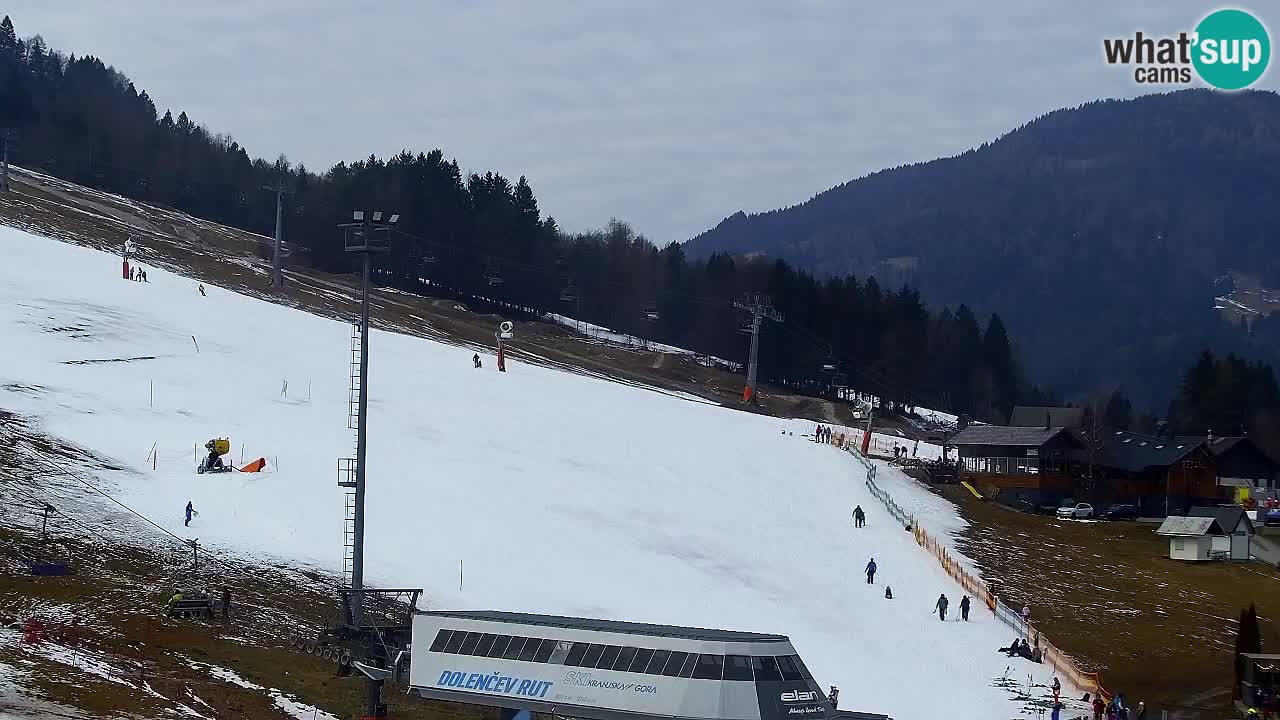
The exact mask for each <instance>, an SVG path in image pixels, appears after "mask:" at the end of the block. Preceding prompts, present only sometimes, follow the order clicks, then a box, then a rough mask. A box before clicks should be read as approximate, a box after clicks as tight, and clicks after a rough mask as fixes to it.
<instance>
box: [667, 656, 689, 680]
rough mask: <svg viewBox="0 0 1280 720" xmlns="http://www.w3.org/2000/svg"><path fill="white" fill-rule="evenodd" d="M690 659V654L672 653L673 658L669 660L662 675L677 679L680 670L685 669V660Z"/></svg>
mask: <svg viewBox="0 0 1280 720" xmlns="http://www.w3.org/2000/svg"><path fill="white" fill-rule="evenodd" d="M688 659H689V653H682V652H679V651H672V653H671V657H670V658H668V659H667V666H666V667H664V668H663V669H662V674H663V675H666V676H667V677H676V676H678V675H679V674H680V669H681V668H683V667H684V662H685V660H688Z"/></svg>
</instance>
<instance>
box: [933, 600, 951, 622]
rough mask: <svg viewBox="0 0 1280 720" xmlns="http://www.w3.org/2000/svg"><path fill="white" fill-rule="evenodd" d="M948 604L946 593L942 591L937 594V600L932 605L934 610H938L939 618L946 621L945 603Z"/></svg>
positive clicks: (949, 602)
mask: <svg viewBox="0 0 1280 720" xmlns="http://www.w3.org/2000/svg"><path fill="white" fill-rule="evenodd" d="M950 604H951V601H949V600H947V594H946V593H942V594H941V595H939V596H938V602H937V603H935V604H934V606H933V607H934V609H935V610H937V611H938V619H939V620H941V621H943V622H946V621H947V605H950Z"/></svg>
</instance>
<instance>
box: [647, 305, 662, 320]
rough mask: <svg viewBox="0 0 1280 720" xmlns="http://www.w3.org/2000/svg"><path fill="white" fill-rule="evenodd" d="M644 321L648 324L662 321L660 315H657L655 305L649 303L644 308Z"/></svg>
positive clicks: (656, 306)
mask: <svg viewBox="0 0 1280 720" xmlns="http://www.w3.org/2000/svg"><path fill="white" fill-rule="evenodd" d="M644 319H645V320H648V321H649V322H655V321H657V320H660V319H662V315H661V314H659V313H658V304H657V303H649V304H648V305H645V306H644Z"/></svg>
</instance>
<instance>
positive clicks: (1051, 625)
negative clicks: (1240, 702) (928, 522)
mask: <svg viewBox="0 0 1280 720" xmlns="http://www.w3.org/2000/svg"><path fill="white" fill-rule="evenodd" d="M941 487H942V493H943V494H944V495H945V496H946V497H947V498H948V499H949V500H951V501H952V502H954V503H955V504H957V505H958V506H960V509H961V512H962V513H963V514H964V516H965V518H966V519H968V520H969V522H970V527H969V528H968V530H967V531H966V532H965V533H964V536H963V538H962V540H961V542H960V548H961V550H962V551H963V552H964V553H965V554H966V555H967V556H969V557H970V558H972V559H973V560H974V561H975V562H977V563H978V564H979V565H980V566H981V568H982V570H983V575H984V577H985V578H987V580H988V582H989V583H990V584H991V585H992V587H993V588H995V591H996V593H997V594H998V595H1000V596H1001V597H1002V598H1004V599H1005V600H1006V602H1008V603H1009V604H1010V605H1012V606H1013V607H1021V606H1022V605H1024V604H1027V605H1030V606H1031V608H1032V620H1033V622H1034V624H1035V625H1036V627H1037V628H1039V629H1040V630H1041V631H1042V632H1044V633H1045V635H1046V636H1047V637H1049V638H1050V639H1052V641H1053V642H1054V644H1056V645H1057V646H1058V647H1060V648H1062V649H1063V650H1064V651H1066V652H1068V653H1070V654H1071V655H1073V656H1074V657H1076V658H1077V659H1078V660H1080V661H1082V662H1083V664H1085V665H1086V666H1088V667H1089V668H1091V669H1096V670H1099V671H1101V673H1102V679H1103V683H1104V685H1105V686H1106V688H1107V689H1108V690H1110V691H1112V692H1124V693H1125V694H1126V695H1127V696H1128V697H1129V698H1130V700H1131V701H1133V702H1135V703H1136V702H1137V701H1138V700H1144V701H1146V703H1147V705H1148V707H1150V708H1152V709H1154V710H1157V711H1158V710H1160V709H1167V710H1168V711H1169V712H1170V717H1174V718H1188V719H1189V718H1206V719H1207V718H1215V719H1216V718H1220V717H1224V716H1227V717H1233V716H1234V714H1232V713H1231V711H1230V703H1231V682H1232V677H1233V676H1232V656H1233V653H1234V643H1235V635H1236V625H1237V620H1238V618H1239V615H1240V611H1241V610H1242V609H1244V608H1246V607H1248V606H1249V604H1250V603H1253V604H1255V605H1256V606H1257V609H1258V617H1259V620H1260V621H1261V626H1262V638H1263V640H1262V644H1263V650H1264V651H1269V652H1276V650H1277V649H1280V625H1278V624H1277V623H1276V620H1277V619H1278V618H1280V571H1277V570H1275V569H1274V568H1271V567H1269V566H1267V565H1263V564H1261V563H1257V562H1251V563H1221V562H1215V563H1187V562H1178V561H1173V560H1170V559H1169V558H1168V554H1169V543H1168V540H1166V539H1163V538H1160V537H1158V536H1157V535H1156V534H1155V532H1154V531H1155V527H1156V526H1155V525H1151V524H1148V523H1135V522H1083V521H1067V520H1056V519H1054V518H1050V517H1045V516H1042V515H1027V514H1024V513H1020V512H1016V511H1014V510H1010V509H1008V508H1005V507H1002V506H1000V505H996V504H995V503H992V502H985V501H981V500H978V499H976V498H974V497H973V496H972V495H970V494H969V493H968V492H967V491H965V490H963V489H961V488H960V487H958V486H941ZM1149 715H1150V713H1149ZM1156 717H1159V715H1158V714H1157V715H1156Z"/></svg>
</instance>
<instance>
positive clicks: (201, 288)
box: [200, 283, 208, 297]
mask: <svg viewBox="0 0 1280 720" xmlns="http://www.w3.org/2000/svg"><path fill="white" fill-rule="evenodd" d="M200 296H201V297H208V296H207V295H205V294H204V284H203V283H201V284H200Z"/></svg>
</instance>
